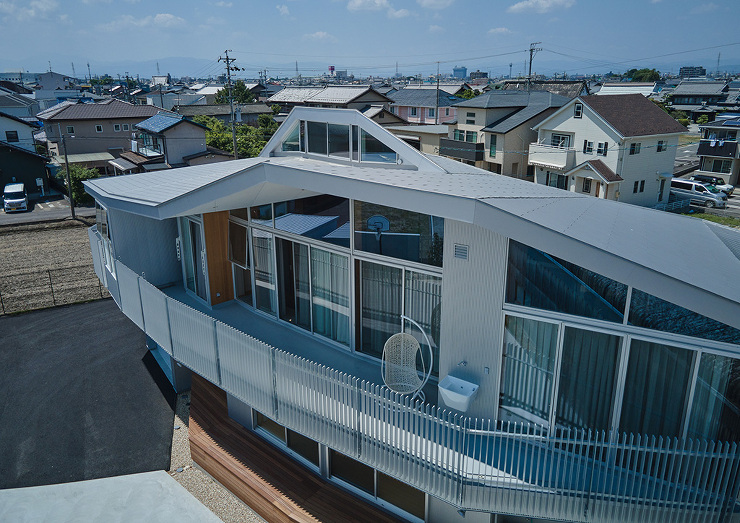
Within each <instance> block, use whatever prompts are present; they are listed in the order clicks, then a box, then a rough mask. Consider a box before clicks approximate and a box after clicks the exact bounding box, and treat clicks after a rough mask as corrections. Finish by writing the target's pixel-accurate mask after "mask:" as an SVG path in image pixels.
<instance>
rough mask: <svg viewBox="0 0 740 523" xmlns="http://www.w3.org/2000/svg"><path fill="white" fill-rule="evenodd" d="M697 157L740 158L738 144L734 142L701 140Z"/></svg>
mask: <svg viewBox="0 0 740 523" xmlns="http://www.w3.org/2000/svg"><path fill="white" fill-rule="evenodd" d="M696 155H697V156H714V157H717V158H738V144H737V141H734V140H700V141H699V147H698V148H697V150H696Z"/></svg>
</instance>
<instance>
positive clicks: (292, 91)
mask: <svg viewBox="0 0 740 523" xmlns="http://www.w3.org/2000/svg"><path fill="white" fill-rule="evenodd" d="M323 89H324V88H323V87H286V88H284V89H282V90H280V91H278V92H277V93H275V94H273V95H272V96H271V97H270V98H268V99H267V102H268V103H304V102H305V101H306V100H308V99H309V98H311V97H312V96H313V95H315V94H317V93H319V92H320V91H322V90H323Z"/></svg>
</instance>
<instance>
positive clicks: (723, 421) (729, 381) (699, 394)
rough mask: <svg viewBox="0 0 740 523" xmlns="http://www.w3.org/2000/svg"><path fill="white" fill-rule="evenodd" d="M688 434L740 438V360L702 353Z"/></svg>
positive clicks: (695, 436) (707, 437)
mask: <svg viewBox="0 0 740 523" xmlns="http://www.w3.org/2000/svg"><path fill="white" fill-rule="evenodd" d="M687 436H688V437H690V438H704V439H707V440H714V441H717V440H719V441H740V360H737V359H733V358H727V357H724V356H718V355H716V354H706V353H705V354H702V356H701V360H700V362H699V374H698V378H697V381H696V386H695V389H694V400H693V407H692V409H691V418H690V423H689V431H688V434H687Z"/></svg>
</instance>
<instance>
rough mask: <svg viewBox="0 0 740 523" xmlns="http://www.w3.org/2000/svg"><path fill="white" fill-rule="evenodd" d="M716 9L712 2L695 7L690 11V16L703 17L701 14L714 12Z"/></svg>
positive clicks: (716, 6)
mask: <svg viewBox="0 0 740 523" xmlns="http://www.w3.org/2000/svg"><path fill="white" fill-rule="evenodd" d="M717 9H719V6H718V5H717V4H715V3H714V2H709V3H708V4H699V5H697V6H696V7H694V8H693V9H692V10H691V14H692V15H703V14H707V13H711V12H713V11H716V10H717Z"/></svg>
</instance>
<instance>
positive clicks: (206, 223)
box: [203, 211, 234, 305]
mask: <svg viewBox="0 0 740 523" xmlns="http://www.w3.org/2000/svg"><path fill="white" fill-rule="evenodd" d="M203 232H204V234H205V237H206V253H207V256H208V284H209V286H210V288H211V305H218V304H219V303H223V302H225V301H229V300H233V299H234V284H233V283H232V276H231V262H230V261H229V213H228V211H221V212H211V213H204V214H203Z"/></svg>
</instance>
